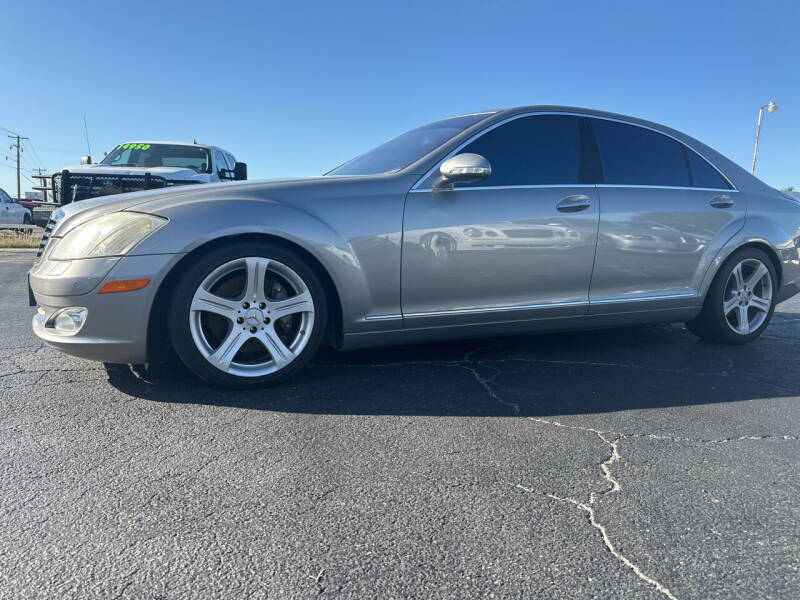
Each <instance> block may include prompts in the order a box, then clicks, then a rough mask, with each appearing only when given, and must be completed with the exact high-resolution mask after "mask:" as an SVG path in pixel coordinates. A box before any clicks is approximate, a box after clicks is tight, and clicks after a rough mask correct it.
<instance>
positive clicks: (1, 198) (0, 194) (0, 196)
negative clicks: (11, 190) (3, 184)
mask: <svg viewBox="0 0 800 600" xmlns="http://www.w3.org/2000/svg"><path fill="white" fill-rule="evenodd" d="M0 202H11V196H9V195H8V194H6V193H5V192H4V191H3V190H0Z"/></svg>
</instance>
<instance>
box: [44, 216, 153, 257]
mask: <svg viewBox="0 0 800 600" xmlns="http://www.w3.org/2000/svg"><path fill="white" fill-rule="evenodd" d="M167 222H168V221H167V219H164V218H162V217H156V216H153V215H145V214H142V213H135V212H115V213H109V214H107V215H103V216H102V217H97V218H96V219H92V220H91V221H87V222H86V223H83V224H82V225H78V226H77V227H76V228H75V229H73V230H72V231H70V232H69V233H68V234H67V235H65V236H64V237H63V238H62V239H61V240H59V243H58V244H57V245H56V247H55V249H54V250H53V254H52V255H51V256H50V258H52V259H53V260H73V259H76V258H98V257H101V256H122V255H124V254H127V253H128V252H130V251H131V250H133V249H134V248H135V247H136V245H137V244H138V243H139V242H141V241H142V240H143V239H145V238H146V237H147V236H148V235H150V234H151V233H153V232H154V231H156V230H157V229H160V228H161V227H163V226H164V225H166V224H167Z"/></svg>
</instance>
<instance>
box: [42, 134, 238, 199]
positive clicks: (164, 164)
mask: <svg viewBox="0 0 800 600" xmlns="http://www.w3.org/2000/svg"><path fill="white" fill-rule="evenodd" d="M242 179H247V165H246V164H245V163H241V162H237V161H236V159H235V158H234V156H233V154H231V153H230V152H228V151H227V150H223V149H222V148H219V147H217V146H206V145H204V144H189V143H185V142H125V143H123V144H119V145H118V146H116V147H115V148H114V149H113V150H112V151H111V152H108V153H107V154H106V156H105V157H103V160H101V161H100V162H99V163H97V164H92V159H91V157H89V156H84V157H83V159H82V160H81V164H80V165H76V166H73V167H65V168H64V169H62V170H61V171H60V172H59V173H56V174H55V175H53V190H54V195H55V198H56V202H59V203H61V204H68V203H70V202H74V201H77V200H85V199H87V198H93V197H96V196H107V195H110V194H120V193H125V192H132V191H139V190H144V189H152V188H159V187H171V186H174V185H184V184H193V183H218V182H221V181H235V180H242Z"/></svg>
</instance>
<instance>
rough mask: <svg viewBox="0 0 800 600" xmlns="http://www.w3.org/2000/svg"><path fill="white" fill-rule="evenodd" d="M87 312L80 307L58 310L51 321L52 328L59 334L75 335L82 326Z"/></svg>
mask: <svg viewBox="0 0 800 600" xmlns="http://www.w3.org/2000/svg"><path fill="white" fill-rule="evenodd" d="M88 312H89V311H88V310H86V309H85V308H82V307H72V308H65V309H63V310H60V311H59V312H58V313H56V316H55V318H54V319H53V327H54V328H55V330H56V331H58V332H60V333H75V332H76V331H78V330H79V329H80V328H81V327H82V326H83V323H84V322H85V321H86V313H88Z"/></svg>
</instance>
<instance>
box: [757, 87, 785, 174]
mask: <svg viewBox="0 0 800 600" xmlns="http://www.w3.org/2000/svg"><path fill="white" fill-rule="evenodd" d="M765 108H766V109H767V112H771V113H774V112H775V111H776V110H778V105H777V104H775V103H774V102H770V103H769V104H764V105H763V106H762V107H761V108H760V109H759V110H758V126H757V127H756V148H755V150H753V167H752V168H751V169H750V173H751V174H753V173H755V172H756V156H758V136H760V135H761V118H762V117H763V116H764V109H765Z"/></svg>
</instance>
